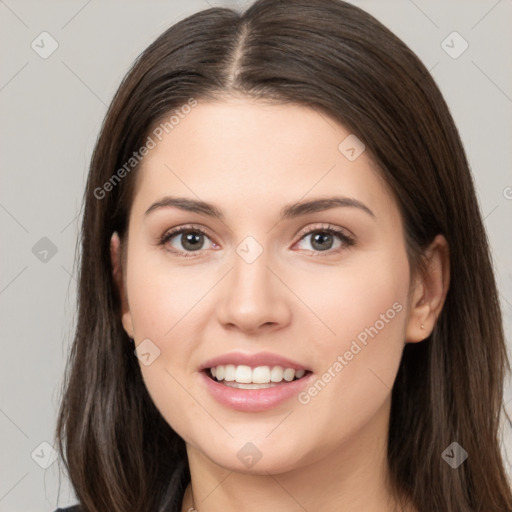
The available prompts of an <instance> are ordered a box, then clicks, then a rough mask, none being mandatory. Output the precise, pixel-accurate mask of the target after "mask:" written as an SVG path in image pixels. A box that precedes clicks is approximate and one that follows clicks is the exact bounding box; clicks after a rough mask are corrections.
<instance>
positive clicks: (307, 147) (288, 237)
mask: <svg viewBox="0 0 512 512" xmlns="http://www.w3.org/2000/svg"><path fill="white" fill-rule="evenodd" d="M349 134H350V132H349V131H347V130H346V129H345V128H344V127H343V126H342V125H340V124H339V123H337V122H335V121H334V120H333V119H330V118H328V117H327V116H325V115H324V114H322V115H321V114H320V113H319V112H317V111H316V110H313V109H311V108H308V107H303V106H297V105H292V104H287V105H269V104H266V103H263V102H261V101H255V100H249V99H247V98H243V97H237V98H230V99H227V100H222V101H219V102H215V103H214V102H208V103H206V102H199V104H198V105H197V107H195V108H194V109H193V110H192V112H191V113H190V114H188V115H187V116H186V117H185V118H184V119H182V120H181V121H180V123H179V125H178V126H176V127H175V128H174V130H172V131H170V132H169V133H168V134H167V135H166V136H165V137H164V138H163V140H162V141H161V142H159V143H158V144H157V146H156V147H155V148H154V149H152V150H151V151H150V152H149V153H148V155H147V156H146V157H145V159H144V160H143V164H142V167H141V169H140V170H139V171H138V172H139V174H138V176H137V183H136V192H135V195H134V200H133V204H132V209H131V212H130V218H129V229H128V239H127V240H124V241H123V244H121V242H120V240H119V237H118V236H117V234H116V233H114V234H113V236H112V241H111V254H112V261H113V264H114V275H115V278H116V280H117V283H118V286H119V289H120V291H121V295H122V297H123V306H122V308H123V311H122V322H123V326H124V328H125V330H126V332H127V333H128V335H129V336H130V337H132V338H133V339H134V340H135V344H136V345H139V344H140V343H141V342H142V341H143V340H145V339H150V340H151V342H152V343H154V345H156V346H157V347H158V349H159V350H160V355H159V356H158V357H157V358H156V359H155V360H154V361H153V362H152V364H150V365H149V366H145V365H143V364H142V363H141V364H140V367H141V372H142V375H143V378H144V382H145V384H146V386H147V389H148V391H149V393H150V395H151V397H152V399H153V401H154V403H155V405H156V407H157V408H158V409H159V411H160V412H161V414H162V415H163V417H164V418H165V419H166V421H167V422H168V423H169V425H170V426H171V427H172V428H173V429H174V430H175V431H176V432H177V433H178V434H179V435H180V436H181V437H182V438H183V439H184V440H185V442H186V445H187V453H188V458H189V464H190V470H191V477H192V482H191V483H192V485H191V486H189V487H188V488H187V491H186V493H185V498H184V501H183V507H182V511H188V510H189V508H190V507H192V490H193V498H194V502H195V506H196V509H197V510H198V511H199V512H213V511H216V512H220V511H223V512H229V511H234V510H244V511H247V512H256V511H261V510H280V511H283V512H296V511H297V512H298V511H304V510H315V511H317V512H334V511H339V510H343V511H344V512H355V511H361V510H365V511H368V512H372V511H375V512H380V511H382V512H384V511H392V510H395V508H394V507H395V505H394V500H393V499H392V494H391V491H390V488H389V486H388V485H387V476H388V469H387V464H386V442H387V428H388V423H389V412H390V403H391V402H390V397H391V388H392V385H393V382H394V380H395V377H396V373H397V370H398V367H399V362H400V358H401V354H402V351H403V348H404V346H405V343H416V342H421V341H422V340H423V339H425V338H426V337H427V336H428V335H429V334H430V332H431V331H432V329H433V327H434V324H435V321H436V319H437V318H438V316H439V314H440V312H441V308H442V305H443V302H444V300H445V296H446V292H447V289H448V285H449V268H448V246H447V243H446V240H445V239H444V238H443V237H442V236H440V235H439V236H438V237H436V238H435V239H434V241H433V242H432V245H431V246H430V248H429V250H428V251H427V257H428V271H427V273H426V274H424V275H417V276H415V278H414V279H413V280H412V281H411V280H410V278H409V265H408V260H407V253H406V248H405V243H404V233H403V225H402V220H401V217H400V214H399V210H398V207H397V204H396V201H395V199H394V198H393V196H392V194H391V192H390V191H389V189H388V187H387V185H386V183H385V182H384V181H383V180H382V178H381V177H380V176H379V174H378V173H377V172H376V170H375V167H374V165H373V164H372V161H371V160H370V157H369V154H368V153H367V152H366V151H365V152H363V153H362V154H361V155H360V156H359V157H358V158H357V159H356V160H355V161H349V160H348V159H347V158H346V157H345V156H344V154H342V153H341V152H340V151H339V150H338V145H339V144H340V142H341V141H343V140H344V139H345V138H346V137H347V136H348V135H349ZM334 194H336V195H343V196H346V197H350V198H354V199H357V200H358V201H360V202H362V203H364V204H365V205H366V206H367V207H368V208H370V209H371V211H372V212H373V213H374V217H372V216H371V215H369V214H367V213H365V212H364V211H362V210H360V209H358V208H353V207H337V208H333V209H329V210H325V211H321V212H316V213H309V214H306V215H302V216H300V217H297V218H292V219H289V220H283V221H281V222H277V219H278V215H279V212H280V210H281V208H282V207H283V206H285V205H286V204H289V203H292V202H296V201H299V200H306V199H312V198H317V197H326V196H331V195H334ZM166 195H179V196H184V197H188V198H191V199H201V200H203V201H208V202H210V203H213V204H214V205H215V206H216V207H217V208H218V209H220V210H222V211H223V213H224V215H225V219H224V221H221V220H219V219H213V218H210V217H207V216H205V215H202V214H198V213H191V212H186V211H182V210H179V209H177V208H174V207H168V208H158V209H155V210H154V211H152V212H151V213H149V214H148V215H145V212H146V210H147V209H148V208H149V207H150V206H151V205H152V204H153V203H155V202H156V201H159V200H160V199H161V198H162V197H163V196H166ZM263 198H264V200H263ZM188 224H195V225H199V226H201V227H203V228H204V229H205V230H206V231H207V233H208V236H207V237H205V238H204V242H203V245H202V246H201V244H200V243H199V244H198V245H199V247H200V248H199V250H198V251H197V250H196V251H193V250H190V249H189V250H188V253H187V248H186V247H188V246H187V245H186V239H184V237H183V236H182V235H177V236H175V237H174V238H173V239H172V241H168V242H167V244H166V245H165V246H164V245H159V243H158V242H159V240H160V238H161V237H162V236H163V235H164V234H165V233H166V232H167V231H168V230H169V229H170V228H173V227H178V226H184V225H188ZM328 224H330V225H332V226H334V227H336V228H341V229H342V230H345V233H349V234H350V235H352V236H353V238H354V240H355V244H354V245H353V246H345V245H344V242H343V241H341V240H339V239H338V238H337V237H336V236H334V237H333V239H332V246H331V247H332V248H330V246H329V241H327V242H326V243H325V242H324V245H323V246H322V245H320V249H319V248H318V247H319V246H318V244H316V245H314V239H313V236H312V235H311V234H309V235H306V236H304V235H303V234H304V233H305V232H306V231H309V230H310V229H313V228H316V229H319V230H320V231H321V228H323V227H326V226H327V225H328ZM314 234H315V233H313V235H314ZM247 236H252V237H254V238H255V239H256V240H257V242H258V244H259V245H260V246H261V248H262V249H263V252H262V254H261V255H260V256H259V257H258V258H257V259H256V260H255V261H254V262H252V263H250V264H249V263H247V262H246V261H245V260H244V259H243V258H241V257H240V256H239V255H238V254H237V252H236V248H237V246H238V245H239V244H240V243H241V242H242V241H243V240H244V239H245V237H247ZM184 242H185V247H184V245H183V243H184ZM322 247H324V249H323V250H324V252H323V254H322V253H321V251H322ZM338 247H342V250H341V252H336V249H337V248H338ZM169 248H174V249H175V250H177V251H181V252H182V253H187V254H192V255H193V257H189V258H185V257H182V256H179V255H177V254H173V253H172V252H170V251H169ZM315 250H316V251H318V252H319V253H320V254H315ZM123 252H124V254H123ZM123 256H124V257H123ZM395 303H398V304H399V305H401V306H402V308H401V311H400V312H399V313H397V314H396V315H395V316H394V318H393V319H392V320H390V321H389V322H387V323H385V327H384V328H382V329H380V330H379V332H378V334H377V335H376V336H375V337H374V338H372V339H370V341H369V342H368V344H367V345H366V346H364V348H363V349H362V350H361V351H360V352H359V353H358V354H357V355H356V356H354V357H353V359H352V360H350V361H349V362H348V364H347V365H346V366H344V367H343V369H342V371H340V372H338V373H337V374H336V377H334V378H332V379H331V381H330V382H329V383H328V384H327V385H326V386H325V387H324V389H323V390H322V391H321V392H320V393H318V394H317V395H316V396H315V397H312V398H311V400H310V401H309V403H307V404H302V403H300V402H299V401H298V400H297V397H293V398H292V399H290V400H288V401H286V402H285V403H284V404H281V405H279V406H277V407H275V408H274V409H271V410H268V411H264V412H257V413H256V412H239V411H235V410H232V409H229V408H227V407H225V406H223V405H221V404H219V403H218V402H216V400H215V399H214V398H213V397H212V396H211V395H210V394H209V393H208V391H207V390H206V388H205V386H204V385H203V383H202V381H201V379H200V375H199V373H198V368H199V367H200V365H201V364H202V363H203V362H204V361H206V360H207V359H210V358H212V357H215V356H218V355H221V354H224V353H226V352H230V351H234V350H241V351H246V352H251V353H254V352H259V351H271V352H275V353H278V354H280V355H284V356H285V357H290V358H292V359H294V360H295V361H298V362H300V363H302V364H304V365H305V366H307V367H309V368H311V369H312V371H313V373H314V374H315V376H316V378H321V377H322V375H323V374H324V373H325V372H326V371H327V369H328V368H329V367H332V366H333V363H334V362H335V361H336V360H337V357H338V355H340V354H341V355H343V354H344V353H345V352H346V351H347V350H349V349H350V346H351V343H352V341H353V340H354V339H356V337H357V335H358V334H359V333H361V332H362V331H364V329H365V328H367V327H369V326H373V325H375V324H376V321H377V320H379V318H381V316H380V315H382V314H385V313H386V311H387V310H389V309H390V308H391V307H392V305H393V304H395ZM422 324H423V326H424V328H422V327H421V326H422ZM315 380H316V379H315ZM247 442H251V443H253V444H254V445H255V446H256V447H257V448H258V450H259V451H260V452H261V454H262V456H261V459H260V460H259V461H258V462H257V463H256V464H255V465H254V466H252V467H251V468H248V467H246V466H245V465H244V464H243V463H242V462H241V461H240V460H239V458H238V457H237V453H238V451H239V450H240V449H241V448H242V447H243V446H244V445H245V444H246V443H247ZM407 510H415V509H414V508H413V507H410V506H409V508H407Z"/></svg>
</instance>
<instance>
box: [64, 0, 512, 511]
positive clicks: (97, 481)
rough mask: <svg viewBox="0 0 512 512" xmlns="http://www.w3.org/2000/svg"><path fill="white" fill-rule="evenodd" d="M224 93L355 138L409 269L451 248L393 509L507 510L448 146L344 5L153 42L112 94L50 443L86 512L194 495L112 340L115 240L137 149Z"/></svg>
mask: <svg viewBox="0 0 512 512" xmlns="http://www.w3.org/2000/svg"><path fill="white" fill-rule="evenodd" d="M230 94H242V95H245V96H246V97H251V98H256V99H259V100H262V101H273V102H278V103H283V102H287V103H295V104H299V105H306V106H310V107H311V108H314V109H316V110H317V111H318V112H320V113H323V114H326V115H328V116H330V117H331V118H333V119H335V120H337V121H339V122H340V123H341V124H343V125H344V126H345V127H347V128H348V129H350V131H351V132H352V133H354V134H356V135H357V137H358V138H359V139H361V140H362V141H363V142H364V144H365V145H366V150H367V151H368V152H369V154H370V155H371V156H372V159H373V161H374V162H375V163H376V165H377V167H378V169H379V172H380V173H381V174H382V176H384V178H385V180H386V181H387V182H388V183H389V185H390V187H391V189H392V190H393V192H394V195H395V198H396V201H397V203H398V205H399V208H400V211H401V214H402V217H403V222H404V226H405V243H406V247H407V251H408V256H409V262H410V267H411V272H414V271H416V270H417V269H418V268H420V267H419V265H420V263H421V256H422V254H423V251H424V249H425V248H426V247H427V246H428V245H429V243H430V242H431V241H432V240H433V238H434V237H435V235H437V234H438V233H441V234H443V235H444V236H445V237H446V239H447V241H448V244H449V247H450V268H451V283H450V288H449V291H448V294H447V297H446V301H445V305H444V308H443V310H442V313H441V315H440V316H439V318H438V321H437V323H436V326H435V328H434V331H433V333H432V334H431V336H430V337H429V338H428V339H426V340H424V341H423V342H422V343H415V344H407V345H406V348H405V350H404V354H403V358H402V361H401V365H400V368H399V372H398V376H397V379H396V382H395V385H394V387H393V390H392V406H391V418H390V428H389V444H388V461H389V468H390V475H391V478H392V483H393V485H394V488H395V490H396V492H397V494H402V495H405V496H407V497H408V498H409V499H410V500H411V501H412V503H413V504H414V505H415V506H416V507H417V508H418V510H420V511H422V512H434V511H435V512H439V511H475V512H476V511H481V512H498V511H499V512H503V511H510V510H512V495H511V491H510V487H509V483H508V480H507V475H506V472H505V469H504V465H503V460H502V455H501V452H500V445H499V438H498V435H499V422H500V414H501V411H502V399H503V381H504V377H505V372H506V371H507V370H509V369H510V368H509V362H508V359H507V354H506V349H505V342H504V333H503V327H502V319H501V314H500V308H499V302H498V296H497V289H496V283H495V280H494V276H493V271H492V262H491V258H490V253H489V247H488V242H487V238H486V233H485V230H484V225H483V222H482V218H481V215H480V212H479V208H478V204H477V200H476V196H475V190H474V184H473V180H472V176H471V174H470V170H469V166H468V162H467V159H466V156H465V153H464V150H463V146H462V143H461V140H460V137H459V134H458V131H457V129H456V127H455V125H454V122H453V120H452V117H451V115H450V113H449V110H448V107H447V105H446V103H445V101H444V99H443V97H442V95H441V93H440V91H439V89H438V88H437V86H436V84H435V83H434V80H433V79H432V77H431V76H430V74H429V73H428V71H427V70H426V68H425V67H424V66H423V64H422V63H421V62H420V60H419V59H418V58H417V56H416V55H415V54H414V53H413V52H412V51H411V50H410V49H409V48H408V47H407V46H406V45H405V44H404V43H403V42H402V41H401V40H400V39H398V38H397V37H396V36H395V35H393V34H392V33H391V32H390V31H389V30H388V29H387V28H385V27H384V26H383V25H382V24H381V23H379V22H378V21H377V20H375V19H374V18H373V17H372V16H370V15H369V14H367V13H366V12H364V11H363V10H361V9H359V8H357V7H355V6H353V5H350V4H348V3H345V2H343V1H339V0H259V1H257V2H255V3H254V4H253V5H252V6H250V7H249V8H248V9H247V10H246V11H245V12H243V13H239V12H237V11H235V10H231V9H226V8H212V9H207V10H204V11H201V12H198V13H196V14H194V15H192V16H189V17H187V18H186V19H184V20H182V21H180V22H179V23H177V24H175V25H174V26H172V27H171V28H169V29H168V30H167V31H166V32H164V33H163V34H162V35H161V36H160V37H158V39H156V40H155V41H154V42H153V43H152V44H151V45H150V46H149V47H148V48H147V49H146V50H145V51H144V52H143V53H142V54H141V55H140V56H139V58H138V59H137V60H136V62H135V63H134V65H133V67H132V69H131V70H130V71H129V73H128V74H127V75H126V77H125V78H124V80H123V82H122V83H121V85H120V87H119V89H118V91H117V93H116V95H115V97H114V99H113V101H112V103H111V105H110V107H109V109H108V112H107V115H106V117H105V120H104V123H103V126H102V129H101V133H100V135H99V138H98V140H97V143H96V147H95V150H94V154H93V157H92V161H91V166H90V172H89V176H88V181H87V189H86V191H85V196H84V211H83V224H82V230H81V240H80V243H81V253H80V256H81V259H80V269H79V285H78V286H79V287H78V320H77V327H76V334H75V339H74V343H73V345H72V349H71V352H70V357H69V361H68V369H67V373H66V378H65V380H64V383H63V398H62V404H61V409H60V412H59V418H58V424H57V429H56V437H57V444H58V448H59V450H60V453H61V455H62V458H63V461H64V464H65V466H66V469H67V471H68V473H69V476H70V479H71V482H72V484H73V486H74V489H75V491H76V494H77V496H78V498H79V500H80V502H81V504H82V506H83V508H84V509H85V510H87V511H91V512H105V511H106V510H108V511H109V512H126V511H127V510H130V511H147V512H149V511H152V512H154V511H156V510H159V511H179V510H181V502H182V498H183V492H184V488H185V486H186V485H187V483H188V482H189V480H190V472H189V467H188V462H187V457H186V451H185V444H184V441H183V440H182V439H181V438H180V437H179V436H178V435H177V434H176V433H175V432H174V431H173V430H172V428H171V427H170V426H169V425H168V424H167V423H166V421H165V420H164V419H163V417H162V416H161V415H160V413H159V412H158V411H157V409H156V408H155V406H154V404H153V402H152V401H151V398H150V396H149V395H148V392H147V391H146V388H145V386H144V383H143V380H142V377H141V373H140V369H139V365H138V361H137V359H136V357H135V356H134V353H133V349H134V346H133V344H132V343H131V342H130V340H129V338H128V337H127V335H126V333H125V331H124V330H123V328H122V325H121V320H120V318H121V314H120V298H119V296H118V291H117V288H116V286H115V282H114V279H113V276H112V266H111V263H110V253H109V243H110V238H111V235H112V233H113V232H114V231H117V232H118V233H119V235H120V236H121V239H122V238H123V235H125V232H126V228H127V220H128V216H129V212H130V206H131V202H132V198H133V193H134V177H135V176H136V172H137V165H134V166H133V168H131V167H126V162H128V161H130V158H131V157H132V156H133V152H134V151H137V150H138V149H139V148H141V147H142V146H143V145H144V143H145V142H146V141H147V137H148V134H150V133H152V132H151V130H152V129H153V128H154V127H155V126H156V125H157V123H158V122H160V121H161V120H162V119H164V118H165V117H166V116H167V117H168V116H169V115H170V114H171V113H172V111H173V110H175V109H180V108H181V107H182V106H183V105H187V104H190V100H191V99H193V101H208V100H212V99H222V97H225V96H226V95H230ZM132 163H133V162H132ZM123 166H124V169H125V171H126V172H125V173H119V172H118V169H121V168H123ZM116 173H117V174H116ZM114 175H116V176H117V178H120V176H121V175H122V176H121V178H122V179H117V178H116V179H114ZM107 183H110V185H106V184H107ZM452 442H457V443H459V445H461V446H462V447H463V448H464V449H465V450H466V451H467V453H468V458H467V460H466V461H465V462H464V463H463V464H462V465H460V466H459V467H458V468H457V469H453V468H452V467H451V466H450V465H448V464H447V463H446V462H445V461H444V460H443V458H442V457H441V454H442V452H443V451H444V450H445V448H446V447H448V446H449V445H450V444H451V443H452Z"/></svg>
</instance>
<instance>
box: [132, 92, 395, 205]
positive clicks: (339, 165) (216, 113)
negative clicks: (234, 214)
mask: <svg viewBox="0 0 512 512" xmlns="http://www.w3.org/2000/svg"><path fill="white" fill-rule="evenodd" d="M161 132H162V130H161ZM151 137H152V139H153V140H154V142H155V143H156V144H155V147H154V148H153V149H151V150H150V151H149V152H148V154H147V155H146V156H145V157H144V159H143V161H142V166H141V168H140V169H139V171H138V176H137V185H136V194H135V201H134V205H133V206H134V209H136V207H137V206H138V207H139V208H143V207H144V206H146V207H147V206H149V205H148V202H153V201H155V200H157V199H158V198H159V197H162V196H164V195H165V194H176V195H181V196H189V197H194V198H196V199H197V198H200V199H203V200H206V201H208V202H211V203H215V204H219V205H227V206H229V204H230V203H233V202H237V203H238V204H239V205H240V204H243V205H245V207H246V208H247V209H250V210H251V212H255V211H257V210H258V208H260V209H262V210H265V208H266V207H267V206H269V205H270V204H274V203H275V204H279V205H282V204H283V203H288V202H293V201H298V200H300V199H302V198H305V197H308V196H312V197H313V196H315V197H317V196H320V195H322V196H325V195H344V196H351V197H355V198H356V199H358V200H360V201H363V202H365V203H372V204H373V205H374V208H372V209H373V210H374V211H375V210H379V208H389V206H390V205H391V206H393V205H392V203H394V201H393V199H392V197H391V194H390V192H389V190H388V188H387V186H386V184H385V182H384V181H383V179H382V178H381V177H380V174H379V173H378V172H377V171H376V168H375V166H374V164H373V162H372V160H371V159H370V157H369V155H368V154H367V153H366V152H365V151H363V152H362V153H361V155H360V156H359V157H357V158H356V159H355V160H354V159H349V158H347V155H346V153H344V152H343V149H344V141H346V140H349V141H352V140H353V139H351V138H349V139H347V137H353V135H352V134H351V133H350V131H349V130H347V129H346V128H345V127H344V126H343V125H342V124H340V123H338V122H336V121H335V120H334V119H332V118H330V117H329V116H327V115H326V114H324V113H321V112H319V111H318V110H316V109H313V108H311V107H307V106H301V105H296V104H268V103H264V102H261V101H257V100H249V99H230V100H225V101H219V102H201V101H200V102H198V104H197V106H195V107H194V108H193V109H191V110H190V112H189V113H188V114H187V115H184V116H182V118H180V120H179V123H178V124H175V125H173V127H172V129H169V127H168V129H167V133H166V132H165V131H163V133H160V134H159V138H157V137H156V136H155V135H154V134H151ZM160 139H161V140H160ZM340 144H341V150H340ZM356 144H357V141H356ZM356 149H360V148H357V147H356ZM383 203H386V204H385V205H384V204H383ZM267 210H268V208H267ZM272 213H273V214H274V213H275V212H272Z"/></svg>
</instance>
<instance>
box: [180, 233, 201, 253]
mask: <svg viewBox="0 0 512 512" xmlns="http://www.w3.org/2000/svg"><path fill="white" fill-rule="evenodd" d="M202 238H203V234H201V233H196V232H189V233H187V234H186V235H185V243H183V247H185V248H188V249H192V250H197V249H198V247H199V248H200V247H201V246H202V241H203V240H202ZM187 246H188V247H187Z"/></svg>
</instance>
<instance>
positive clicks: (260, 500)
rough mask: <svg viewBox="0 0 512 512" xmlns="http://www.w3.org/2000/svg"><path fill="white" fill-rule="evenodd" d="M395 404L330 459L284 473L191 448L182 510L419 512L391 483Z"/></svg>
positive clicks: (383, 411)
mask: <svg viewBox="0 0 512 512" xmlns="http://www.w3.org/2000/svg"><path fill="white" fill-rule="evenodd" d="M389 406H390V402H389V401H387V402H386V404H385V406H384V407H383V408H382V409H381V410H380V411H378V412H377V413H376V415H375V416H374V417H373V418H372V419H371V420H370V421H369V422H368V424H367V425H365V427H364V428H362V429H361V430H359V431H358V432H357V433H356V434H354V435H352V436H350V438H347V439H346V441H345V442H343V443H342V444H341V445H340V446H338V448H337V449H336V450H335V451H332V452H331V453H330V454H329V455H328V456H327V457H324V458H322V459H320V460H318V461H316V462H314V463H313V464H309V465H306V466H300V467H297V468H295V469H293V470H291V471H287V472H284V473H277V474H269V473H267V474H266V475H256V474H251V473H237V472H234V471H230V470H228V469H226V468H223V467H221V466H219V465H217V464H215V463H214V462H212V461H211V460H210V459H208V458H207V457H205V456H204V455H203V454H202V453H201V452H200V451H198V450H197V449H196V448H195V447H193V446H191V445H189V444H187V455H188V459H189V466H190V474H191V485H190V484H189V486H188V487H187V489H186V492H185V495H184V499H183V506H182V509H181V510H182V512H189V509H190V508H195V509H196V510H197V512H221V511H222V512H231V511H239V510H244V511H245V512H260V511H261V510H279V511H282V512H297V511H299V510H300V511H303V510H315V511H316V512H334V511H336V512H338V511H339V510H343V512H360V511H361V510H364V511H365V512H395V511H401V510H406V511H407V512H416V511H415V509H414V508H412V507H411V506H410V505H409V506H408V508H406V509H401V508H400V507H399V506H398V505H397V504H396V501H395V499H394V497H393V495H392V492H391V489H390V486H389V484H388V478H389V473H388V463H387V426H388V424H389Z"/></svg>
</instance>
